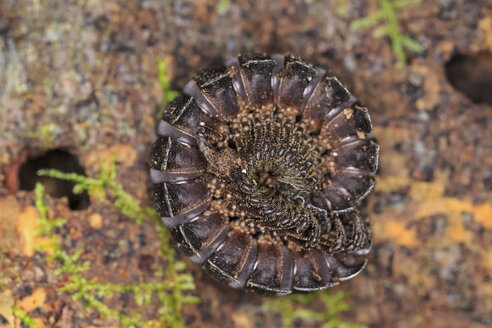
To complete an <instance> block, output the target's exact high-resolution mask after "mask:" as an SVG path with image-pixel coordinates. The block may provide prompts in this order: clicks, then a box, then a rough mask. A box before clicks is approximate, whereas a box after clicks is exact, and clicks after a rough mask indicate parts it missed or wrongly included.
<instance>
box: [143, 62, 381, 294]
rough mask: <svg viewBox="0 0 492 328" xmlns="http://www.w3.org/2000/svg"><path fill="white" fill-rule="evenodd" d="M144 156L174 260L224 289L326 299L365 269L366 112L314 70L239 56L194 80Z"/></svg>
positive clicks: (373, 165) (369, 163) (375, 149)
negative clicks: (179, 255) (326, 292)
mask: <svg viewBox="0 0 492 328" xmlns="http://www.w3.org/2000/svg"><path fill="white" fill-rule="evenodd" d="M158 135H159V137H158V139H157V141H156V142H155V144H154V146H153V148H152V154H151V160H150V165H151V170H150V175H151V179H152V182H153V183H154V184H155V204H156V209H157V211H158V212H159V214H160V215H161V217H162V221H163V222H164V224H165V225H166V226H167V227H168V228H169V229H171V232H172V235H173V237H174V239H175V241H176V242H177V244H178V247H179V248H180V249H181V251H182V252H183V253H184V254H185V255H187V256H190V257H191V260H192V261H194V262H196V263H199V264H201V265H202V266H203V267H204V268H205V269H206V270H207V271H208V272H209V273H210V274H211V275H212V276H213V277H214V278H216V279H218V280H219V281H223V282H225V283H227V284H229V285H230V286H232V287H235V288H246V289H249V290H255V291H259V292H262V293H267V294H274V295H284V294H289V293H291V292H295V291H299V292H308V291H314V290H320V289H324V288H328V287H331V286H334V285H336V284H338V283H339V282H340V281H343V280H347V279H350V278H352V277H354V276H355V275H357V274H358V273H359V272H361V270H362V269H363V268H364V266H365V264H366V260H365V257H366V255H367V254H368V252H369V250H370V247H371V233H370V227H369V223H368V221H367V219H366V218H363V217H361V215H360V214H359V208H360V202H361V200H362V199H363V198H365V197H366V196H367V194H368V193H369V192H370V191H371V190H372V188H373V186H374V175H375V172H376V169H377V166H378V154H379V146H378V144H377V142H376V141H375V139H374V137H373V135H372V125H371V121H370V118H369V114H368V112H367V109H366V108H365V107H364V106H363V105H361V104H360V103H359V102H357V100H356V99H355V98H354V97H353V96H352V95H351V94H350V93H349V92H348V91H347V89H346V88H345V87H344V86H343V85H342V84H341V83H340V82H339V81H338V79H337V78H336V77H335V76H333V75H332V74H330V73H327V72H326V70H324V69H322V68H318V67H313V66H311V65H309V64H306V63H305V62H304V61H302V60H301V59H300V58H297V57H294V56H290V55H289V56H283V55H272V56H265V55H259V54H246V55H245V54H242V55H239V56H238V57H237V58H233V59H231V60H229V61H228V62H227V63H226V66H225V67H219V68H213V69H207V70H203V71H201V72H200V73H199V74H198V75H197V76H196V77H195V78H194V80H193V81H190V82H189V83H188V84H187V85H186V86H185V88H184V94H183V95H182V96H180V97H178V98H177V99H175V100H174V101H173V102H172V103H171V104H170V105H169V106H168V107H167V109H166V111H165V112H164V115H163V117H162V120H161V122H160V124H159V127H158Z"/></svg>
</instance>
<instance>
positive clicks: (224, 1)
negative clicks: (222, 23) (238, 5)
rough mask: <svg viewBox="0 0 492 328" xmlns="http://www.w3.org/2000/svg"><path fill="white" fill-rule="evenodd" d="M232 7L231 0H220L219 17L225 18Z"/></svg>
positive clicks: (218, 6) (218, 4)
mask: <svg viewBox="0 0 492 328" xmlns="http://www.w3.org/2000/svg"><path fill="white" fill-rule="evenodd" d="M230 6H231V1H230V0H219V2H218V3H217V14H219V16H224V15H225V14H227V12H228V11H229V7H230Z"/></svg>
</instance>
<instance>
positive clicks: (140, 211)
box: [38, 158, 158, 224]
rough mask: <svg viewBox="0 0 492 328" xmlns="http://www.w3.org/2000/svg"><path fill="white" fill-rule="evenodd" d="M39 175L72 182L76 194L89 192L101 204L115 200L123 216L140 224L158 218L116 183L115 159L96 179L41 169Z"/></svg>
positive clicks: (102, 165)
mask: <svg viewBox="0 0 492 328" xmlns="http://www.w3.org/2000/svg"><path fill="white" fill-rule="evenodd" d="M38 175H40V176H47V177H51V178H55V179H61V180H68V181H72V182H74V183H75V186H74V188H73V192H74V193H76V194H77V193H81V192H83V191H87V193H88V194H89V195H91V196H94V197H96V198H98V199H99V201H101V202H104V201H105V200H106V199H107V198H108V196H109V197H111V198H113V199H114V205H115V206H116V208H118V209H119V211H120V212H121V214H123V215H125V216H127V217H129V218H134V219H135V220H136V222H137V223H138V224H140V223H142V220H143V219H144V218H155V219H157V218H158V215H157V213H156V212H155V211H154V210H153V209H152V208H150V207H143V206H140V203H139V202H138V200H137V199H136V198H135V197H133V196H132V195H131V194H129V193H128V192H126V191H125V190H124V189H123V187H122V186H121V185H120V184H119V183H118V182H117V181H116V163H115V161H114V158H113V159H112V160H111V162H110V164H109V166H106V165H105V164H104V163H103V164H101V167H100V172H99V173H98V174H97V175H96V177H95V178H89V177H86V176H84V175H81V174H77V173H66V172H61V171H58V170H55V169H41V170H39V171H38Z"/></svg>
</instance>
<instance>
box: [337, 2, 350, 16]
mask: <svg viewBox="0 0 492 328" xmlns="http://www.w3.org/2000/svg"><path fill="white" fill-rule="evenodd" d="M336 8H337V14H338V16H340V17H347V13H348V4H347V0H337V2H336Z"/></svg>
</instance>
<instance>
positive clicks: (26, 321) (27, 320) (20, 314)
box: [12, 306, 44, 328]
mask: <svg viewBox="0 0 492 328" xmlns="http://www.w3.org/2000/svg"><path fill="white" fill-rule="evenodd" d="M12 313H13V314H14V316H16V317H17V318H19V319H20V320H21V322H22V324H23V325H25V326H27V327H30V328H44V327H43V326H41V325H40V324H38V323H36V321H34V319H33V318H31V317H30V316H29V315H28V314H27V313H25V312H24V311H22V310H21V309H19V308H18V307H17V306H12Z"/></svg>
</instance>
